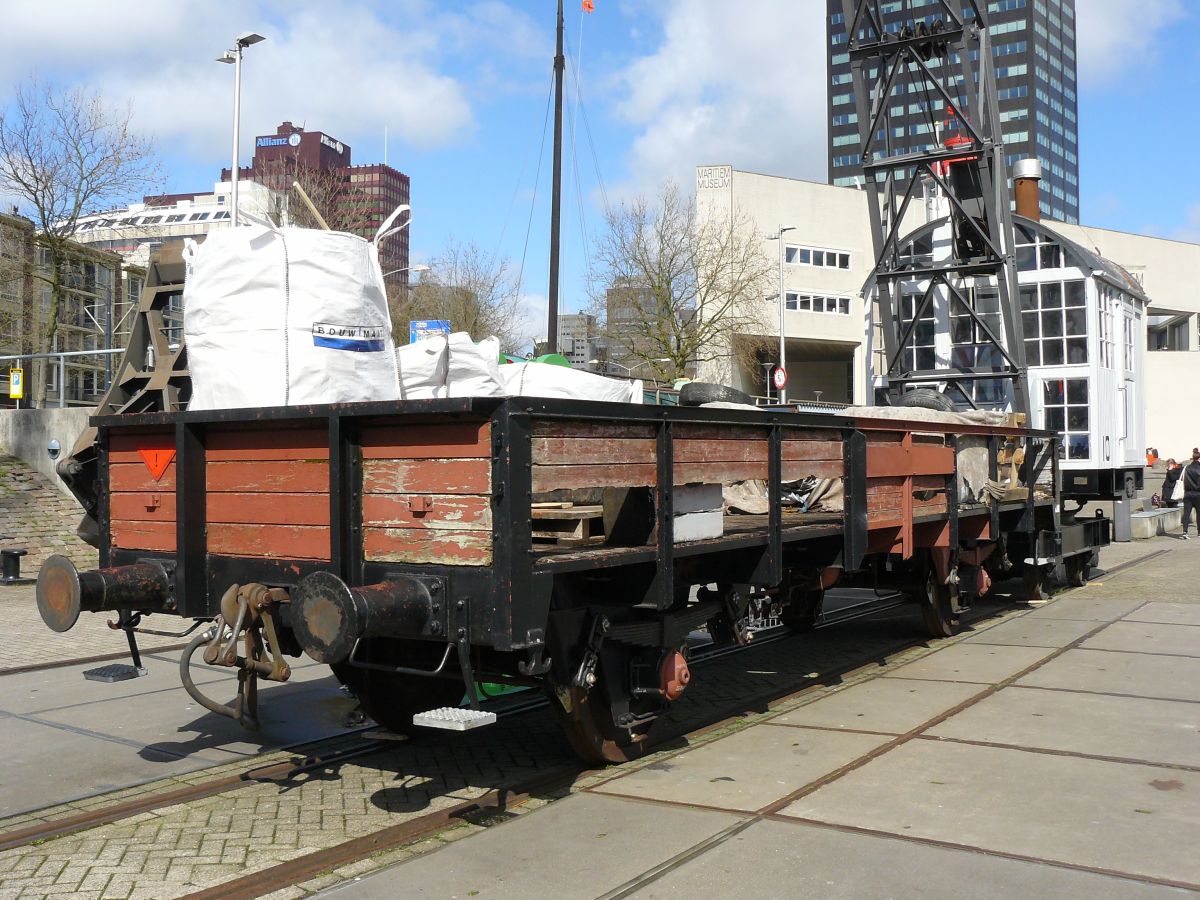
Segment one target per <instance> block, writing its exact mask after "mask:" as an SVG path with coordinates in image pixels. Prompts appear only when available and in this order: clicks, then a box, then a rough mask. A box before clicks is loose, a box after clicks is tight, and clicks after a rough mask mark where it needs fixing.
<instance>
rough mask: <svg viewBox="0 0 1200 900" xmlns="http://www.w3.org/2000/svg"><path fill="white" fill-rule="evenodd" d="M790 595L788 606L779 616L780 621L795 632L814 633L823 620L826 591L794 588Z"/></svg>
mask: <svg viewBox="0 0 1200 900" xmlns="http://www.w3.org/2000/svg"><path fill="white" fill-rule="evenodd" d="M788 593H789V596H788V602H787V605H786V606H784V607H783V611H782V612H781V613H780V614H779V619H780V621H781V622H783V624H784V625H786V626H787V627H788V628H790V629H792V631H795V632H799V633H804V632H808V631H812V630H813V629H814V628H816V627H817V622H818V621H819V620H820V618H821V604H822V603H823V602H824V600H825V591H824V589H822V588H819V587H818V588H817V589H816V590H804V589H802V588H793V589H792V590H791V591H789V592H788Z"/></svg>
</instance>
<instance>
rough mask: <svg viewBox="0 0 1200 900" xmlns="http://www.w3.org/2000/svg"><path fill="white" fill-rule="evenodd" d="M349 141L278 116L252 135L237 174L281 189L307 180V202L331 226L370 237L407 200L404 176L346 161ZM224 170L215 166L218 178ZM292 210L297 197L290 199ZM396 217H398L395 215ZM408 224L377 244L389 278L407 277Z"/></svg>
mask: <svg viewBox="0 0 1200 900" xmlns="http://www.w3.org/2000/svg"><path fill="white" fill-rule="evenodd" d="M350 156H351V150H350V145H349V144H347V143H344V142H343V141H340V140H338V139H337V138H335V137H332V136H330V135H328V134H326V133H325V132H323V131H312V130H305V129H304V128H302V127H300V126H299V125H293V124H292V123H291V122H283V123H282V124H280V125H279V127H278V128H276V129H275V133H274V134H263V135H259V136H257V137H256V138H255V139H254V159H253V160H252V161H251V163H250V165H249V167H243V168H241V169H240V170H239V171H240V172H241V175H240V176H239V177H240V178H243V179H247V180H251V181H257V182H259V183H260V184H264V185H266V186H267V187H270V188H272V189H273V190H276V191H279V192H280V193H282V194H285V195H286V194H287V193H288V192H289V191H290V189H291V185H292V181H293V180H294V179H296V177H297V175H298V174H300V173H303V176H304V177H301V178H300V179H299V180H301V181H308V187H307V188H306V190H307V191H308V192H309V193H315V194H317V196H314V197H311V200H312V201H313V203H314V204H315V205H316V206H317V207H318V208H319V209H321V210H322V214H323V215H324V217H325V218H326V219H327V220H331V221H329V222H328V224H329V225H330V226H331V227H333V228H334V229H337V230H341V231H349V232H351V233H352V234H357V235H359V236H360V237H364V238H367V239H368V240H370V239H371V238H373V237H375V233H376V231H377V230H378V229H379V226H380V225H382V224H383V222H384V220H385V219H386V218H387V217H388V216H389V215H391V214H392V212H393V211H394V210H395V209H396V207H398V206H400V205H401V204H406V203H408V202H409V180H408V176H407V175H405V174H404V173H403V172H400V171H397V170H396V169H393V168H392V167H391V166H389V165H387V164H385V163H370V164H367V165H351V162H350ZM228 179H229V170H228V169H222V170H221V180H222V181H227V180H228ZM290 204H291V207H292V210H293V213H296V212H297V210H296V206H297V205H298V201H296V200H292V201H290ZM400 221H403V219H401V220H400ZM408 239H409V234H408V229H407V228H404V229H402V230H401V231H398V232H396V233H395V234H393V235H392V236H391V237H390V238H388V239H387V240H386V241H384V243H383V245H382V246H381V247H380V248H379V263H380V265H381V266H382V267H383V271H384V273H385V276H386V278H385V280H386V281H387V282H388V283H389V284H407V283H408Z"/></svg>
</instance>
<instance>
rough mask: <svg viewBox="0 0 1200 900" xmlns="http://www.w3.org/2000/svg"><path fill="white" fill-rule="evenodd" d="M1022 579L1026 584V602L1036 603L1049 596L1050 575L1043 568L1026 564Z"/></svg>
mask: <svg viewBox="0 0 1200 900" xmlns="http://www.w3.org/2000/svg"><path fill="white" fill-rule="evenodd" d="M1021 577H1022V579H1023V580H1024V582H1025V602H1026V603H1035V602H1037V601H1040V600H1045V599H1046V598H1047V597H1048V596H1049V593H1050V592H1049V581H1050V573H1049V572H1048V571H1047V570H1046V569H1044V568H1042V567H1041V566H1038V565H1034V564H1033V563H1026V564H1025V568H1024V571H1023V572H1022V573H1021Z"/></svg>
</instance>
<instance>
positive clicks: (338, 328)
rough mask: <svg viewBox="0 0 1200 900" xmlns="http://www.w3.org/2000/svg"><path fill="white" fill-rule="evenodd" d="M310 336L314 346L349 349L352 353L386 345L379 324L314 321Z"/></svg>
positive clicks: (370, 351)
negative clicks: (341, 323) (342, 323)
mask: <svg viewBox="0 0 1200 900" xmlns="http://www.w3.org/2000/svg"><path fill="white" fill-rule="evenodd" d="M312 338H313V346H315V347H327V348H328V349H330V350H350V351H352V352H354V353H372V352H378V351H380V350H383V349H385V347H386V346H387V341H386V340H385V339H384V329H383V327H382V326H379V325H337V324H334V323H332V322H314V323H313V327H312Z"/></svg>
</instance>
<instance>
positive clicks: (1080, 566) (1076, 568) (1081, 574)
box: [1065, 553, 1092, 587]
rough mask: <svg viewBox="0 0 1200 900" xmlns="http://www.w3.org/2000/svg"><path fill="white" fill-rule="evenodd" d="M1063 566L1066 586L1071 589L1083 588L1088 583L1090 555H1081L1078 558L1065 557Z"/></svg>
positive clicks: (1090, 570)
mask: <svg viewBox="0 0 1200 900" xmlns="http://www.w3.org/2000/svg"><path fill="white" fill-rule="evenodd" d="M1065 566H1066V570H1067V584H1069V585H1070V586H1071V587H1083V586H1084V585H1085V584H1087V583H1088V577H1089V576H1090V575H1091V573H1092V565H1091V554H1090V553H1081V554H1079V555H1078V556H1070V557H1067V559H1066V560H1065Z"/></svg>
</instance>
